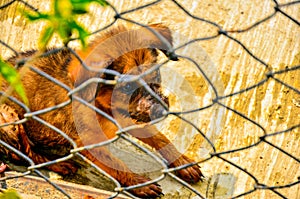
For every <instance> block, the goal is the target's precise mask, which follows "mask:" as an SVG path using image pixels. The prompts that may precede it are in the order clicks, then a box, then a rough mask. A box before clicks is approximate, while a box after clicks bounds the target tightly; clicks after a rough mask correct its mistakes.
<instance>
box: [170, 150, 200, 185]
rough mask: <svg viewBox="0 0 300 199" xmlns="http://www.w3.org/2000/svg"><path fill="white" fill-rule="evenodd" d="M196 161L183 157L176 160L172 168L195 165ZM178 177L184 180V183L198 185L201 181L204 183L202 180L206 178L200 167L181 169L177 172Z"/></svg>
mask: <svg viewBox="0 0 300 199" xmlns="http://www.w3.org/2000/svg"><path fill="white" fill-rule="evenodd" d="M194 162H195V161H193V160H191V159H189V158H188V157H186V156H185V155H182V156H181V157H179V158H178V159H177V160H175V161H174V162H173V163H172V164H171V167H178V166H182V165H186V164H190V163H194ZM175 173H176V175H177V176H178V177H180V178H181V179H183V180H184V181H186V182H188V183H196V182H199V181H200V180H201V181H202V178H204V176H203V174H202V172H201V170H200V166H199V165H197V164H196V165H193V166H190V167H187V168H185V169H180V170H177V171H176V172H175Z"/></svg>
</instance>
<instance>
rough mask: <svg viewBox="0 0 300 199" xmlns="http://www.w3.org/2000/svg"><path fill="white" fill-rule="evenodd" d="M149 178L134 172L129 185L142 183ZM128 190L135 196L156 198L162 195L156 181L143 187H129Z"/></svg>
mask: <svg viewBox="0 0 300 199" xmlns="http://www.w3.org/2000/svg"><path fill="white" fill-rule="evenodd" d="M149 180H150V179H148V178H146V177H143V176H140V175H137V174H134V176H133V178H132V180H131V182H130V184H131V185H137V184H142V183H145V182H147V181H149ZM126 186H130V185H126ZM129 192H131V193H132V194H134V195H135V196H138V197H140V198H157V197H159V196H161V195H163V193H162V189H161V188H160V185H159V184H156V183H155V184H150V185H147V186H144V187H140V188H136V189H131V190H129Z"/></svg>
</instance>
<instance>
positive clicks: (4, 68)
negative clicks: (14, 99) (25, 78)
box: [0, 59, 28, 105]
mask: <svg viewBox="0 0 300 199" xmlns="http://www.w3.org/2000/svg"><path fill="white" fill-rule="evenodd" d="M0 74H1V75H2V77H3V78H4V79H5V80H6V81H7V82H8V83H9V84H10V86H12V87H13V88H14V90H15V91H16V92H17V94H18V95H19V96H20V97H21V99H22V100H23V102H24V103H25V104H27V105H28V99H27V97H26V93H25V90H24V88H23V85H22V82H21V79H20V76H19V73H18V72H17V71H16V69H14V68H13V67H12V66H11V65H9V64H7V63H5V62H4V61H3V60H1V59H0Z"/></svg>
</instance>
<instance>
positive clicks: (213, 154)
mask: <svg viewBox="0 0 300 199" xmlns="http://www.w3.org/2000/svg"><path fill="white" fill-rule="evenodd" d="M17 2H18V3H22V4H24V5H25V6H26V7H27V8H28V9H31V10H34V11H35V12H38V9H37V8H35V7H33V6H31V5H30V3H29V2H26V1H17V0H15V1H14V0H13V1H9V2H7V3H5V4H2V5H0V12H1V10H4V9H5V8H7V7H9V6H11V5H13V4H14V3H17ZM161 2H162V1H160V0H158V1H153V2H151V3H148V4H144V5H142V6H140V7H136V8H133V9H130V10H127V11H123V12H119V11H118V10H117V9H116V8H115V7H114V5H112V4H109V5H108V6H109V7H110V8H111V9H113V10H114V12H115V17H114V20H113V22H112V23H111V24H109V25H108V26H106V27H103V28H101V29H99V30H97V31H95V32H94V33H93V34H97V33H99V32H102V31H106V30H107V29H109V28H110V27H112V26H114V25H115V23H116V22H117V21H126V22H128V23H132V24H135V25H137V26H141V27H146V28H149V27H148V26H147V25H145V24H142V23H140V22H138V21H134V20H130V19H128V18H126V17H125V15H126V14H128V13H133V12H137V11H140V10H143V9H145V8H147V7H151V6H153V5H158V4H160V3H161ZM272 2H273V3H274V11H273V13H271V14H270V15H268V16H264V17H263V18H262V19H261V20H259V21H256V22H255V23H253V24H252V25H250V26H248V27H247V28H244V29H236V30H226V29H223V28H222V26H221V25H219V24H218V23H216V22H214V21H210V20H206V19H204V18H201V17H200V16H196V15H193V14H192V13H191V12H190V11H189V10H187V9H185V7H184V6H182V4H181V3H180V2H179V1H175V0H173V1H170V4H174V5H176V6H177V7H178V8H180V9H181V10H182V11H183V12H184V13H185V14H186V15H187V18H192V19H194V20H198V21H201V22H203V23H206V24H209V25H211V26H213V27H215V28H217V29H218V32H217V34H214V35H210V36H206V37H201V38H195V39H192V40H190V41H188V42H186V43H184V44H182V45H181V46H179V47H176V48H173V47H172V46H170V45H166V46H167V47H166V49H165V51H166V52H165V54H166V55H167V56H168V58H169V60H167V61H166V62H163V63H162V64H158V65H155V66H153V67H151V68H150V69H149V70H147V71H146V72H145V73H142V74H140V75H133V76H130V78H122V75H121V74H119V73H118V72H116V71H113V70H101V71H98V72H101V73H102V74H109V75H115V76H117V77H118V78H119V81H116V82H110V81H108V80H107V79H106V80H105V79H103V78H91V79H87V80H86V81H85V82H84V83H82V84H80V85H79V86H78V87H77V88H75V89H72V88H70V87H68V86H67V85H66V84H64V83H63V82H60V81H59V80H57V79H55V78H54V77H51V74H46V73H45V72H43V71H41V70H39V69H37V68H35V67H30V70H31V71H33V72H34V73H36V74H38V75H40V76H43V77H44V78H46V79H48V80H49V81H53V82H54V83H55V84H56V85H57V86H59V87H61V88H62V90H64V91H65V92H67V93H68V96H69V97H70V98H69V99H68V100H67V101H64V102H61V103H59V104H57V105H54V106H51V107H47V108H45V109H43V110H38V111H34V112H32V111H31V110H30V108H29V107H27V106H26V105H25V104H23V103H22V102H20V101H19V100H17V99H16V98H14V97H12V96H10V95H7V94H6V93H4V92H1V95H2V96H5V97H7V98H8V100H9V101H11V102H13V103H16V104H18V105H19V106H21V107H22V108H23V109H24V115H23V116H22V117H21V118H24V119H20V120H17V121H10V122H9V123H2V124H1V127H2V128H5V127H7V126H9V125H19V124H24V123H26V122H28V120H35V121H36V122H38V123H40V124H42V125H46V126H48V127H49V128H51V129H52V130H54V131H56V132H57V134H58V135H60V136H62V137H63V138H65V139H66V140H67V141H68V143H67V144H68V145H71V146H72V148H73V149H72V150H70V151H69V153H68V155H67V156H63V157H59V158H57V159H55V160H54V161H46V162H45V163H41V164H36V163H35V162H34V161H33V160H32V158H29V155H28V154H26V150H25V151H19V150H17V149H16V148H15V147H13V146H11V145H10V144H8V143H6V142H5V141H4V140H5V138H3V136H2V137H1V136H0V138H1V140H0V144H1V145H2V147H4V148H5V149H6V150H8V151H10V153H13V154H16V155H17V156H18V157H19V158H20V159H24V160H26V162H27V164H29V165H30V166H28V167H27V171H26V172H24V173H22V175H21V176H24V175H29V174H30V173H32V172H34V173H36V174H37V175H38V176H40V177H42V178H44V179H45V180H46V181H47V182H48V183H49V184H51V185H52V186H54V187H55V188H56V189H58V190H59V191H61V192H62V193H63V194H64V195H65V196H67V197H68V198H70V195H69V194H68V193H67V192H66V191H65V190H64V189H63V188H61V187H59V186H58V185H56V184H55V183H53V182H52V181H51V180H50V179H49V178H48V177H46V176H45V175H44V174H42V173H41V172H40V171H39V169H40V168H43V167H47V166H49V165H53V164H56V163H58V162H64V161H66V160H69V159H72V158H74V157H77V158H80V159H81V161H85V162H86V163H87V164H89V165H90V166H92V167H94V168H95V169H96V170H98V171H99V172H100V173H102V174H103V175H105V176H106V177H108V178H109V179H110V180H111V181H112V182H113V183H114V184H115V194H114V195H112V196H111V197H112V198H113V197H116V196H118V194H120V193H123V194H127V195H128V196H131V197H134V196H133V195H132V194H130V193H129V192H128V191H129V190H132V189H134V188H139V187H143V186H147V185H149V184H151V183H159V182H160V181H162V180H163V179H164V178H165V177H166V176H169V177H171V178H172V179H174V180H175V181H177V182H179V183H180V184H182V185H183V186H185V187H186V188H188V189H189V190H190V191H191V192H193V193H194V194H196V195H197V196H199V198H206V197H207V195H205V193H201V192H200V191H199V190H197V188H195V187H193V186H191V185H190V184H189V183H187V182H185V181H184V180H182V179H180V178H179V177H177V176H176V175H174V172H176V171H178V170H181V169H185V168H190V167H193V166H194V165H196V164H199V165H200V166H201V165H204V164H206V163H207V162H209V161H210V160H211V159H213V158H217V159H219V160H222V161H223V162H224V163H226V164H229V165H231V166H233V167H235V168H236V169H238V170H241V171H242V172H243V173H244V174H246V175H247V176H248V177H250V178H251V179H252V180H253V181H254V186H253V187H252V189H249V190H248V191H246V192H243V193H239V194H238V195H234V196H233V198H241V197H243V196H247V195H251V194H252V193H253V192H256V191H259V190H268V191H270V192H273V193H274V195H276V196H278V197H279V198H280V197H281V198H287V197H286V196H285V195H284V194H283V193H281V190H282V189H289V188H291V187H293V186H299V184H300V179H299V178H300V177H297V176H295V178H294V179H291V182H290V183H288V184H283V185H268V184H265V183H263V182H261V181H260V180H259V178H258V177H257V176H255V175H254V174H253V173H252V172H251V171H249V170H247V169H245V168H243V167H242V166H240V165H239V164H237V163H235V162H234V161H232V160H229V159H227V158H226V156H225V155H227V154H232V153H236V152H243V151H247V150H250V149H252V148H255V147H257V146H258V145H261V144H262V143H264V144H267V145H269V146H271V147H273V148H274V149H276V150H278V152H280V153H282V154H284V155H286V156H288V158H290V159H293V160H295V161H296V162H297V164H298V165H299V163H300V158H299V156H297V154H296V155H294V154H291V153H289V152H288V151H286V150H285V149H283V148H281V147H278V146H277V145H276V144H274V143H272V142H270V141H268V138H269V137H273V136H281V135H283V134H292V133H293V130H295V129H299V127H300V123H299V122H300V120H299V119H300V117H299V116H298V117H296V118H295V120H297V121H296V124H294V125H292V126H286V128H285V129H284V130H280V131H275V132H269V131H267V130H265V127H264V124H262V123H261V122H259V121H256V120H255V119H252V118H249V117H248V116H247V115H246V114H245V113H242V112H240V111H238V110H235V109H234V108H231V107H230V106H229V105H228V104H226V103H225V102H224V100H225V99H228V98H232V97H237V96H239V95H241V94H244V93H247V92H249V91H253V90H255V89H258V88H259V87H263V86H265V84H267V83H268V82H270V81H272V82H274V84H278V85H282V86H284V87H285V88H288V89H290V90H291V91H293V92H295V93H296V94H297V95H299V94H300V90H299V88H297V87H294V86H293V85H290V84H288V83H286V82H285V81H284V80H282V79H281V78H280V75H282V74H287V73H291V72H293V71H299V70H300V66H299V65H297V64H296V65H293V66H287V67H285V69H282V70H273V69H272V68H273V67H272V66H271V65H269V64H268V63H267V61H265V60H262V59H261V58H260V56H259V55H256V54H255V53H253V52H252V50H251V48H248V47H247V46H246V45H244V44H243V42H241V41H240V40H239V39H236V38H235V37H234V36H233V35H234V34H242V33H245V32H247V31H251V30H253V29H255V28H257V27H259V26H261V25H262V24H264V23H265V22H267V21H268V20H270V19H272V18H274V17H275V16H277V15H282V16H284V17H286V18H287V19H288V20H290V21H292V22H293V23H295V24H296V25H297V26H298V27H299V26H300V23H299V21H298V20H297V19H295V18H294V17H292V16H290V15H289V14H287V13H286V12H285V11H284V8H285V7H290V6H299V4H300V1H291V2H288V3H284V4H279V3H278V2H277V1H275V0H273V1H272ZM149 30H150V31H152V32H153V29H151V28H150V29H149ZM298 31H299V29H298ZM153 33H155V35H156V37H157V38H158V39H159V40H161V42H162V43H163V44H168V43H167V41H165V40H166V39H165V38H164V37H163V36H162V35H160V34H158V33H157V32H155V31H154V32H153ZM221 36H223V37H225V38H227V39H229V40H232V41H234V42H235V43H236V44H238V45H239V46H240V47H242V48H243V50H244V51H245V52H247V54H248V55H249V57H251V58H253V59H255V60H256V62H257V63H258V64H261V65H263V66H264V67H265V69H266V71H268V72H266V73H265V74H264V76H263V78H262V79H260V80H259V81H258V83H255V84H254V85H252V86H249V87H247V88H244V89H242V90H239V91H235V92H233V93H231V94H227V95H222V94H220V93H219V92H218V88H216V86H215V84H214V82H213V81H212V80H211V79H210V78H209V76H208V75H207V74H206V72H205V70H204V69H203V68H204V67H205V66H202V65H200V64H199V63H197V61H195V60H193V59H192V58H190V57H187V56H182V55H180V54H177V51H178V50H180V49H181V48H184V47H186V46H189V45H192V44H193V43H196V42H199V41H208V40H215V39H218V38H220V37H221ZM0 42H1V45H3V46H4V47H5V48H7V50H9V51H12V52H13V53H14V54H15V55H16V56H19V55H20V54H19V53H18V50H17V49H14V47H13V46H10V45H9V44H8V43H5V42H3V41H1V40H0ZM63 49H65V48H61V49H55V50H50V51H48V52H46V53H44V54H40V55H38V57H45V56H50V55H51V54H53V53H57V52H58V51H60V50H63ZM67 50H69V51H70V52H71V53H72V56H74V57H76V59H78V60H79V62H80V63H85V60H82V57H81V55H79V54H77V53H76V52H75V51H73V50H72V49H70V48H68V47H67ZM195 53H196V52H195ZM31 58H32V57H30V55H28V56H27V57H25V59H22V60H21V62H22V63H18V64H19V65H20V64H21V65H24V64H26V62H27V61H31ZM176 58H179V59H180V60H188V61H189V62H191V63H193V65H194V66H195V67H196V68H197V70H198V71H199V73H200V74H201V75H202V77H203V78H204V79H205V80H206V82H207V84H208V87H209V88H210V90H211V91H212V93H213V94H212V95H213V96H214V97H213V99H212V100H211V103H210V104H208V105H207V106H205V107H201V108H196V109H193V110H189V111H182V112H175V111H167V112H166V113H165V115H164V118H165V117H166V116H168V115H172V116H175V117H177V118H179V119H180V120H181V121H184V122H185V123H187V124H188V125H190V126H192V127H193V128H194V129H195V130H196V131H197V132H198V133H199V135H201V136H202V138H203V139H204V142H206V143H207V144H208V146H209V148H210V150H211V151H210V153H209V157H207V158H206V159H204V160H201V161H199V162H197V163H192V164H184V165H181V166H179V167H174V168H168V164H167V163H166V161H165V160H164V159H163V158H162V157H161V156H158V155H157V154H156V153H153V152H152V151H151V150H149V149H148V148H147V147H145V146H144V145H141V144H140V143H139V142H137V141H136V140H135V139H132V137H131V136H130V135H129V134H128V133H127V131H130V130H132V129H134V128H140V127H141V126H143V125H144V124H142V125H132V126H129V127H126V128H122V127H121V126H120V125H119V124H118V121H117V120H115V118H113V117H111V116H110V115H107V114H106V113H105V112H103V110H100V109H98V108H96V107H95V106H93V105H92V104H90V102H89V101H88V100H85V99H82V98H80V97H78V96H77V94H78V93H79V92H80V91H81V90H82V89H85V88H86V87H88V86H89V85H91V84H93V83H102V84H121V83H124V82H132V81H137V82H139V83H140V84H141V85H143V87H144V89H145V90H146V91H147V92H148V93H150V94H151V95H152V96H153V97H154V98H155V99H156V100H157V101H159V102H160V103H161V104H164V102H163V101H162V100H161V98H160V97H159V96H158V95H157V94H156V93H154V91H153V88H151V86H149V85H147V84H145V82H144V79H143V78H144V77H145V76H146V75H148V74H150V73H151V72H154V71H155V69H158V68H160V67H162V65H164V64H165V63H167V62H168V61H170V60H172V59H176ZM18 64H17V65H18ZM85 67H86V68H89V66H85ZM295 81H299V76H296V77H295ZM299 96H300V95H299ZM298 99H300V97H298ZM73 101H77V102H79V103H81V104H83V105H85V106H87V107H89V108H90V109H91V110H94V111H96V112H97V113H98V114H100V115H103V116H104V117H106V118H107V119H108V120H110V121H111V122H112V123H114V124H116V126H117V127H118V128H117V133H116V136H114V137H113V138H112V139H109V140H106V141H104V142H100V143H97V144H92V145H87V146H84V147H78V145H77V144H76V142H75V141H74V140H72V138H70V137H69V136H68V135H67V134H66V133H65V132H63V131H62V130H61V129H60V128H58V127H56V126H54V125H51V124H49V123H48V122H46V121H45V120H43V119H41V117H40V115H42V114H44V113H47V112H51V111H54V110H57V109H61V108H63V107H65V106H67V105H69V104H70V103H71V104H72V102H73ZM297 103H298V107H299V100H298V101H297V100H295V104H296V105H297ZM213 106H218V107H222V108H225V110H226V111H227V112H231V113H232V114H236V115H237V116H238V117H241V118H243V119H245V120H246V121H247V122H250V123H252V124H253V125H255V126H256V127H258V128H259V129H260V130H261V131H262V132H263V135H261V136H259V139H258V140H257V141H255V142H252V143H251V144H248V145H246V146H242V147H239V148H234V149H232V150H225V151H218V150H217V149H216V146H215V144H214V142H212V141H211V140H210V138H209V137H208V136H207V134H206V132H203V131H202V130H201V127H199V126H197V124H194V123H193V122H192V121H190V120H188V119H186V118H185V117H184V116H185V114H189V113H191V112H201V111H203V110H205V109H209V108H210V107H213ZM289 111H291V112H292V111H293V109H290V110H289ZM159 121H161V119H158V120H153V121H151V122H150V124H149V125H154V124H156V123H157V122H159ZM232 128H234V127H232ZM119 139H122V140H125V141H126V142H127V143H130V145H133V146H134V147H136V148H138V149H139V150H141V151H143V152H144V153H145V154H146V155H147V156H149V158H150V159H153V160H155V161H156V162H157V163H158V164H159V165H161V168H163V169H161V173H160V175H159V177H157V178H155V179H152V180H151V181H148V182H145V183H141V184H137V185H134V186H130V187H122V185H121V184H120V183H119V182H118V181H117V180H116V179H114V178H113V177H112V176H110V175H109V174H108V173H106V172H104V171H103V170H102V169H101V168H99V167H98V166H97V165H96V164H94V163H93V162H92V160H89V159H88V158H86V157H85V156H83V155H82V154H81V153H80V152H82V151H85V150H88V149H89V150H91V149H93V148H98V147H102V146H109V145H110V144H111V143H114V142H115V141H117V140H119ZM295 139H296V140H297V139H298V144H299V137H298V138H297V137H296V136H295ZM291 172H293V171H291ZM296 172H297V171H296ZM15 178H18V176H15ZM5 180H7V177H4V178H1V181H5ZM298 196H299V194H298Z"/></svg>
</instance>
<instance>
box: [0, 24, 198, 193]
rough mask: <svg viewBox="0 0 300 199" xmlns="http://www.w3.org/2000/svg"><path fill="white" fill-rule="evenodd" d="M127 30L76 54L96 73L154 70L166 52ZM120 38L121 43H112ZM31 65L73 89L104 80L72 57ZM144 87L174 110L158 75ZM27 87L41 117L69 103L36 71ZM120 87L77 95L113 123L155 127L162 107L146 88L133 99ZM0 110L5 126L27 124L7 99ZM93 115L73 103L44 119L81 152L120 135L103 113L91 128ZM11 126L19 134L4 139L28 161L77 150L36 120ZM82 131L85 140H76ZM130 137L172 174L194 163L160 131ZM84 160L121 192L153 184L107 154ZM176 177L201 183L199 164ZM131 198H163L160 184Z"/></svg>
mask: <svg viewBox="0 0 300 199" xmlns="http://www.w3.org/2000/svg"><path fill="white" fill-rule="evenodd" d="M151 27H152V28H153V29H154V30H156V31H157V32H159V33H160V34H161V35H162V36H163V37H165V39H166V40H167V41H168V42H169V43H170V44H171V43H172V37H171V32H170V30H169V29H168V28H167V27H165V26H163V25H160V24H156V25H152V26H151ZM127 31H128V30H127V29H126V28H124V27H123V26H121V27H118V28H116V29H112V30H111V31H110V32H107V33H106V34H105V35H103V36H102V37H99V38H98V39H97V40H96V41H95V42H94V43H93V44H92V45H91V46H90V47H89V48H88V50H86V51H78V52H77V53H78V54H79V55H80V57H81V58H82V59H83V60H86V61H87V62H86V63H87V64H88V65H90V66H92V67H97V68H99V67H100V68H108V69H112V70H116V71H118V72H119V73H121V74H126V73H129V74H134V75H136V74H141V73H142V72H144V71H146V70H147V69H149V68H150V67H151V66H152V64H153V63H156V60H157V55H158V54H157V51H156V50H155V49H154V48H158V49H161V50H162V51H163V52H166V50H165V49H166V45H165V44H164V43H162V42H161V41H160V40H158V39H157V38H156V37H155V36H154V35H153V34H152V33H150V32H149V31H148V30H146V29H144V28H142V29H139V30H133V31H129V32H127ZM120 33H121V35H120V37H119V39H116V40H114V39H111V38H112V37H113V36H115V35H117V34H120ZM99 46H100V48H99ZM128 47H132V48H133V49H135V50H132V51H128ZM140 47H142V48H140ZM34 53H35V52H34V51H32V52H27V53H23V54H22V56H23V57H26V56H31V55H32V54H34ZM95 53H96V56H95ZM91 54H92V55H91ZM120 55H121V56H120ZM91 56H94V57H91ZM17 60H18V58H16V57H15V58H11V59H9V62H11V63H12V64H15V63H16V62H17ZM89 60H92V61H94V62H91V61H89ZM31 64H32V65H33V66H34V67H35V68H38V69H40V70H42V71H44V72H46V73H48V74H50V75H51V76H53V77H54V78H56V79H57V80H59V81H60V82H62V83H64V84H65V85H67V86H68V87H70V88H71V89H73V88H75V87H76V86H78V85H80V84H81V83H82V82H84V81H85V80H87V79H89V78H90V77H94V76H97V75H98V74H97V73H94V72H90V71H87V70H86V69H84V68H83V67H82V66H81V65H80V63H79V61H78V60H77V59H76V58H75V57H74V55H72V53H71V52H70V51H69V50H62V51H58V52H55V53H54V54H50V55H49V56H47V57H41V58H38V59H36V60H35V61H33V62H32V63H31ZM21 70H22V69H21ZM101 77H102V78H105V79H108V80H113V79H114V77H113V76H111V75H101ZM144 80H145V81H146V82H150V83H149V84H148V85H149V86H150V87H151V88H152V89H153V90H154V91H155V92H156V94H157V95H158V96H159V97H160V98H161V99H162V100H163V101H164V102H165V103H166V104H168V99H167V97H165V96H164V95H163V94H162V93H161V90H160V89H161V88H160V85H159V84H160V74H159V71H154V72H153V73H152V74H149V75H147V76H145V77H144ZM22 82H23V84H24V87H25V90H26V94H27V97H28V99H29V105H30V110H31V111H38V110H42V109H44V108H48V107H51V106H54V105H58V104H60V103H63V102H66V101H67V100H69V96H68V95H67V94H68V91H67V90H65V89H64V88H62V87H60V86H59V85H57V84H55V83H53V82H52V81H50V80H48V79H46V78H45V77H42V76H41V75H39V74H37V73H35V72H34V71H31V70H28V71H27V72H26V73H25V75H24V77H23V78H22ZM122 84H123V85H122ZM122 84H120V86H119V87H117V86H112V85H106V84H98V85H95V84H93V85H90V86H89V87H88V88H87V89H86V90H84V92H78V93H77V94H76V95H77V96H78V97H81V98H83V99H86V100H89V101H90V100H91V99H94V104H95V106H96V107H97V108H99V109H100V110H103V111H104V112H106V113H107V114H109V115H110V116H112V117H114V119H115V120H116V121H117V122H119V123H120V124H121V125H122V127H126V126H129V125H132V124H135V123H146V122H149V121H150V116H149V114H150V113H152V112H155V111H157V109H159V110H163V109H162V106H161V105H160V103H158V102H157V100H155V99H154V98H153V97H151V96H150V94H149V93H148V92H146V91H145V89H144V88H137V89H136V90H135V91H134V92H133V93H131V94H130V95H129V94H128V93H126V92H124V89H123V88H124V86H126V83H122ZM2 87H3V88H2V89H6V85H5V84H4V85H3V86H2ZM89 89H90V90H89ZM122 89H123V90H122ZM96 91H97V95H96V97H95V98H94V96H93V93H95V92H96ZM115 99H118V100H115ZM128 102H129V107H128ZM153 107H155V108H153ZM0 109H1V111H0V112H1V115H0V122H1V123H5V122H12V121H16V120H19V119H22V118H23V115H24V113H25V111H24V109H23V108H22V107H20V106H18V105H16V104H15V103H13V102H11V101H9V100H7V101H6V104H4V105H1V107H0ZM126 112H128V114H127V115H126V114H125V113H126ZM158 112H161V111H158ZM94 115H95V112H94V111H92V110H91V109H89V108H87V107H86V106H85V105H83V104H81V103H79V102H78V101H77V100H76V99H73V102H72V103H71V104H69V105H67V106H64V107H62V108H59V109H56V110H53V111H50V112H47V113H44V114H41V115H38V117H40V118H41V119H43V120H44V121H46V122H48V123H49V124H51V125H53V126H55V127H57V128H58V129H60V130H62V131H63V132H65V133H66V134H67V135H68V136H69V137H71V138H72V139H73V140H74V141H75V142H76V144H77V145H78V146H84V145H86V144H93V143H97V142H101V141H105V140H107V139H110V138H113V137H115V136H116V135H115V133H116V131H118V128H117V126H116V125H115V124H113V122H111V121H110V120H108V119H107V118H105V117H104V116H102V115H100V114H97V115H96V121H97V125H94V123H92V120H93V118H95V117H94ZM156 116H157V115H156ZM156 116H155V117H156ZM159 116H161V115H160V114H158V116H157V117H159ZM9 127H14V128H13V130H11V129H9V128H8V127H5V128H1V129H0V139H1V140H4V141H5V142H7V143H9V144H10V145H12V146H14V147H15V148H17V149H18V150H20V151H22V152H23V153H25V154H26V155H28V156H29V157H30V158H31V159H32V160H33V161H34V162H35V163H43V162H46V161H49V160H52V159H55V158H57V157H62V156H64V155H66V154H68V153H69V150H70V149H72V146H71V144H70V143H69V142H68V141H67V140H66V139H64V138H63V137H62V136H61V135H59V134H58V133H57V132H55V131H53V130H51V129H50V128H48V127H46V126H45V125H43V124H41V123H39V122H38V121H36V120H33V119H29V121H27V122H26V123H24V124H23V125H11V126H9ZM16 128H17V130H16ZM79 131H80V134H79V133H78V132H79ZM129 133H130V134H131V135H133V136H135V137H137V138H138V139H140V140H142V141H143V142H145V143H146V144H148V145H150V146H152V147H153V148H154V149H156V150H158V151H159V153H161V155H162V156H163V157H164V158H165V159H166V160H167V161H168V162H169V166H170V167H176V166H180V165H184V164H188V163H191V162H193V160H190V159H189V158H187V157H186V156H184V155H182V154H180V153H179V152H178V151H177V150H176V148H175V147H174V146H173V145H172V144H171V143H170V141H169V140H168V139H167V138H166V137H165V136H164V135H163V134H162V133H161V132H159V131H158V130H157V129H156V128H155V127H154V126H146V127H145V128H142V129H135V130H131V131H129ZM0 152H2V153H3V154H5V155H6V156H9V157H10V158H11V159H14V160H20V158H19V157H18V156H17V155H16V154H14V153H12V152H11V151H9V150H7V149H4V147H1V146H0ZM81 154H82V155H85V156H86V157H87V158H88V159H89V160H91V161H92V162H94V163H95V164H96V165H98V166H99V167H100V168H101V169H103V170H104V171H105V172H107V173H109V174H110V175H111V176H112V177H114V178H115V179H117V180H118V181H119V182H120V183H121V184H122V185H123V186H130V185H135V184H138V183H142V182H146V181H148V180H149V179H148V178H146V177H143V176H140V175H138V174H135V173H133V172H132V171H130V170H129V169H128V168H127V166H126V165H125V164H124V163H123V162H122V161H120V160H119V159H117V158H115V157H114V156H113V155H111V154H110V152H109V151H108V150H107V149H106V148H104V147H100V148H95V149H91V150H89V151H87V150H84V151H81ZM48 168H49V169H51V170H54V171H56V172H58V173H61V174H69V173H72V172H75V171H76V166H75V165H74V164H72V163H70V162H63V163H59V164H55V165H51V166H49V167H48ZM177 175H178V176H179V177H180V178H182V179H184V180H186V181H187V182H197V181H199V180H200V179H201V177H202V174H201V171H200V169H199V166H197V165H194V166H192V167H188V168H186V169H182V170H179V171H177ZM132 193H133V194H135V195H137V196H140V197H157V196H159V195H160V194H161V189H160V187H159V186H158V185H157V184H151V185H148V186H145V187H142V188H137V189H134V190H132Z"/></svg>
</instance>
